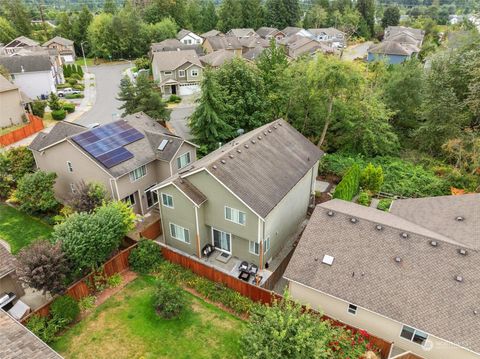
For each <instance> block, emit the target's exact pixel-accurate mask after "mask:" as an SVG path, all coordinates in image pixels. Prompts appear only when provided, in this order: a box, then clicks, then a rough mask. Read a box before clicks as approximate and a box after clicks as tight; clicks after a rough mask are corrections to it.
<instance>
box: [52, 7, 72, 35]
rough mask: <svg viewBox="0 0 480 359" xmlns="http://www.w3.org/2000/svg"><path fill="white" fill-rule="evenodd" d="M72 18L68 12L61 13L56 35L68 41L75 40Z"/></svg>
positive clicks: (58, 18)
mask: <svg viewBox="0 0 480 359" xmlns="http://www.w3.org/2000/svg"><path fill="white" fill-rule="evenodd" d="M70 19H71V16H70V15H69V14H68V13H67V12H61V13H60V14H58V17H57V27H56V28H55V34H56V35H58V36H61V37H64V38H66V39H73V34H72V22H71V20H70Z"/></svg>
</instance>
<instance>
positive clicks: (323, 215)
mask: <svg viewBox="0 0 480 359" xmlns="http://www.w3.org/2000/svg"><path fill="white" fill-rule="evenodd" d="M359 207H362V206H360V205H357V204H354V203H351V202H345V201H342V200H338V199H336V200H332V201H329V202H326V203H324V204H322V205H319V206H317V207H316V209H315V211H314V213H313V214H312V217H311V219H310V221H309V223H308V225H307V227H306V229H305V231H304V233H303V235H302V237H301V239H300V242H299V244H298V246H297V248H296V250H295V253H294V255H293V257H292V259H291V261H290V263H289V265H288V267H287V270H286V272H285V274H284V276H285V278H287V279H290V280H294V281H296V282H299V283H301V284H303V285H306V286H309V287H311V288H314V289H316V290H318V291H320V292H323V293H327V294H328V295H331V296H334V297H337V298H340V299H342V300H344V301H346V302H348V303H353V304H355V305H358V306H359V307H361V308H365V309H367V310H370V311H373V312H375V313H378V314H381V315H383V316H385V317H388V318H391V319H393V320H395V321H398V322H400V323H404V324H406V325H409V326H412V327H415V328H418V329H420V330H422V331H425V332H426V333H429V334H431V335H433V336H436V337H439V338H442V339H444V340H447V341H450V342H452V343H455V344H458V345H460V346H462V347H464V348H467V349H469V350H472V351H474V352H477V353H480V341H479V340H478V333H479V332H480V319H479V317H478V315H475V313H474V310H479V309H480V297H479V293H480V281H479V280H478V278H479V276H480V269H479V266H478V262H479V260H480V254H479V252H478V251H475V250H469V251H468V253H467V255H465V256H464V255H461V254H459V253H458V250H459V249H460V248H462V246H459V245H458V244H455V243H454V242H452V241H450V240H449V239H448V238H447V240H445V241H443V240H442V239H441V237H438V238H435V239H436V240H437V246H436V247H434V246H432V245H431V243H430V242H431V237H429V236H425V232H423V231H424V230H425V229H423V227H421V226H418V225H415V224H408V223H405V222H406V221H405V220H403V219H401V218H400V219H398V220H397V219H395V218H394V217H396V216H395V215H392V214H388V213H385V214H384V215H379V214H378V212H380V211H378V210H376V209H374V208H368V207H363V208H360V209H359ZM329 211H332V212H333V216H330V215H328V212H329ZM359 215H361V216H359ZM352 217H355V218H357V219H358V220H357V222H356V223H352V222H351V221H350V219H351V218H352ZM392 223H393V225H392ZM378 224H380V225H381V226H382V228H381V229H380V230H378V229H377V228H376V226H377V225H378ZM402 232H408V234H409V235H408V238H403V237H402V236H401V233H402ZM418 232H420V233H418ZM438 236H442V234H438ZM325 254H328V255H330V256H333V257H334V258H335V259H334V262H333V265H331V266H329V265H325V264H322V261H321V259H322V258H323V256H324V255H325ZM397 256H398V257H400V258H401V262H400V263H398V262H396V261H395V257H397ZM459 275H460V276H462V277H463V278H464V280H463V282H458V281H456V280H455V278H456V276H459Z"/></svg>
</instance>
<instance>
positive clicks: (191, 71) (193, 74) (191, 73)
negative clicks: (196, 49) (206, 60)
mask: <svg viewBox="0 0 480 359" xmlns="http://www.w3.org/2000/svg"><path fill="white" fill-rule="evenodd" d="M190 75H191V76H192V77H197V76H198V70H197V69H192V70H190Z"/></svg>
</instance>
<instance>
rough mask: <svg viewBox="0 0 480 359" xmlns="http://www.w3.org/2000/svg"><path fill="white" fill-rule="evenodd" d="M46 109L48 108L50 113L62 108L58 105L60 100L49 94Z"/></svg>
mask: <svg viewBox="0 0 480 359" xmlns="http://www.w3.org/2000/svg"><path fill="white" fill-rule="evenodd" d="M48 107H50V110H51V111H56V110H61V109H62V106H61V105H60V99H59V98H58V96H57V95H56V94H54V93H53V92H52V93H50V96H49V97H48Z"/></svg>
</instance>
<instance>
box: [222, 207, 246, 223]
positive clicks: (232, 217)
mask: <svg viewBox="0 0 480 359" xmlns="http://www.w3.org/2000/svg"><path fill="white" fill-rule="evenodd" d="M225 219H226V220H227V221H231V222H234V223H237V224H242V225H245V222H246V220H247V215H246V213H245V212H242V211H239V210H238V209H235V208H230V207H226V206H225Z"/></svg>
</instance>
